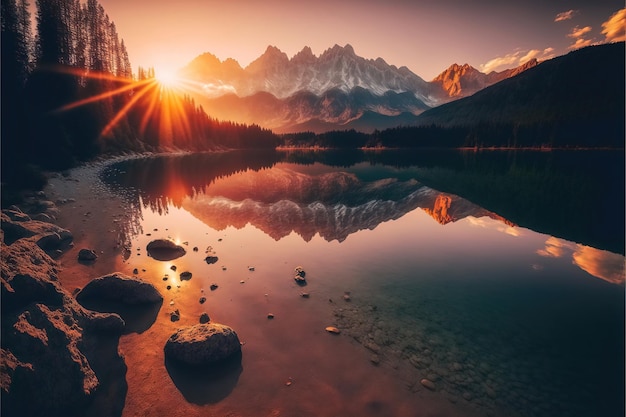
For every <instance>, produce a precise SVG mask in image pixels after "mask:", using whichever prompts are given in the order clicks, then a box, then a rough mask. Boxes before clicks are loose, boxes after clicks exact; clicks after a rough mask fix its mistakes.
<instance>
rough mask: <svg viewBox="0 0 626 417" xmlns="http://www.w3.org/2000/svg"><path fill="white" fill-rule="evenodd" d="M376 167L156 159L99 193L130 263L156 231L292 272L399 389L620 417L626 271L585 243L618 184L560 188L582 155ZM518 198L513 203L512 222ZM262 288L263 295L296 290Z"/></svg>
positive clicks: (491, 411)
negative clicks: (425, 382)
mask: <svg viewBox="0 0 626 417" xmlns="http://www.w3.org/2000/svg"><path fill="white" fill-rule="evenodd" d="M381 158H382V161H380V160H375V159H376V158H375V157H374V156H372V155H366V156H365V157H363V156H362V155H361V156H360V157H355V156H346V155H332V156H328V155H310V154H288V155H284V154H266V155H250V154H242V153H231V154H223V155H185V156H170V157H152V158H144V159H137V160H129V161H122V162H120V163H117V164H114V165H112V166H110V167H108V168H107V169H106V170H105V171H104V173H103V175H102V178H103V180H104V181H105V183H107V184H108V186H109V187H110V188H111V189H112V190H114V191H116V192H117V193H118V194H119V195H120V196H124V198H125V199H126V200H127V202H128V203H129V205H130V207H131V208H132V210H134V211H133V213H134V216H133V219H132V222H131V223H132V225H131V226H128V227H127V230H128V236H127V239H128V244H129V248H132V247H134V246H138V247H145V243H146V242H147V241H149V238H148V237H146V236H145V235H146V233H147V232H148V231H152V230H153V229H156V228H158V225H161V224H167V225H170V226H169V231H168V233H170V234H171V237H172V238H177V237H178V236H181V237H184V238H186V239H188V240H189V241H190V242H194V241H199V240H201V238H202V236H209V237H210V238H211V239H212V242H218V241H219V242H220V243H214V244H213V246H212V247H211V250H215V251H216V252H217V255H218V256H219V257H220V265H222V264H223V265H228V271H231V265H233V264H235V263H236V262H237V260H239V262H245V263H246V265H254V266H255V268H256V270H257V271H259V273H262V271H267V270H272V269H273V270H275V271H276V270H278V271H281V274H282V273H283V270H285V271H290V270H291V269H292V267H293V266H292V265H291V263H293V262H294V261H295V260H297V262H298V263H299V264H302V265H303V266H304V267H305V269H306V270H307V278H309V279H308V285H307V286H306V287H303V288H304V289H303V291H308V292H311V295H312V296H314V298H316V299H323V300H326V299H328V302H326V301H325V302H324V306H323V308H324V309H330V310H331V311H332V314H333V315H334V318H335V323H334V324H336V325H337V327H339V328H340V329H341V330H342V334H343V335H347V336H349V337H351V338H353V339H354V340H355V341H357V342H358V343H359V344H360V345H362V347H363V349H366V350H368V351H369V352H371V354H372V355H373V356H375V358H376V359H375V360H376V361H377V362H380V363H381V364H383V365H388V366H389V367H391V368H392V369H394V372H397V374H398V378H400V379H403V380H405V381H406V385H407V389H408V390H409V392H411V391H415V392H417V391H419V390H420V389H422V387H421V385H420V383H419V381H420V380H421V379H423V378H427V379H429V380H431V381H432V382H434V384H435V387H436V390H435V392H436V393H437V395H439V396H441V397H442V398H445V399H447V400H449V401H450V402H451V403H453V404H463V405H464V406H465V405H469V406H470V407H472V408H474V409H475V410H477V411H478V412H479V413H480V414H482V415H494V416H496V415H497V416H500V415H501V416H505V415H506V416H591V415H603V416H621V415H623V414H624V256H623V252H621V251H620V242H619V239H618V238H616V237H615V236H609V235H606V234H605V235H602V236H600V235H598V234H596V233H586V231H588V230H595V229H598V228H603V227H605V226H604V225H603V224H604V223H605V222H604V221H602V222H599V221H598V220H597V218H602V219H605V218H606V217H611V216H613V217H615V216H614V213H613V212H612V211H611V210H616V211H617V212H619V210H620V207H621V212H622V213H623V187H622V189H621V190H620V189H619V187H620V186H621V184H620V182H619V181H616V182H615V183H613V182H611V181H606V180H604V181H602V180H601V179H599V180H597V181H599V182H598V184H601V185H597V186H594V183H593V181H596V179H594V178H593V176H590V175H586V176H585V179H581V177H576V176H572V175H570V174H571V172H572V170H573V168H571V166H578V167H580V163H581V162H580V159H581V157H580V155H578V154H576V155H574V157H570V156H567V155H565V156H563V155H560V156H558V157H557V156H554V155H535V154H531V155H530V156H526V157H525V156H523V155H516V156H515V169H512V168H509V169H507V168H505V167H506V166H510V165H507V161H510V159H511V155H509V154H506V155H500V156H497V155H496V156H494V155H493V154H492V155H489V156H487V157H484V158H486V159H487V160H486V161H485V160H483V157H480V156H478V157H477V156H475V155H470V156H467V155H463V154H461V155H460V156H459V155H457V154H454V155H452V156H450V155H448V156H446V155H443V156H442V155H435V156H433V157H432V158H430V159H428V158H427V157H426V156H425V155H420V156H419V158H416V160H413V161H411V159H410V158H405V159H406V160H403V161H402V163H399V162H398V160H395V161H396V162H395V163H390V162H388V161H387V162H385V161H384V159H385V158H390V156H389V155H383V156H382V157H381ZM458 158H460V161H461V162H459V159H458ZM568 158H569V159H570V160H571V162H568ZM614 158H615V156H614V155H611V156H610V157H609V159H610V160H611V161H617V162H618V163H619V161H620V159H619V157H617V159H614ZM583 159H584V158H583ZM600 159H601V160H603V161H606V160H607V159H606V157H605V156H602V158H600ZM468 160H470V163H468V162H467V161H468ZM494 160H497V161H496V162H497V163H494ZM320 161H321V162H320ZM424 161H426V162H424ZM451 161H452V162H451ZM589 163H590V164H591V162H589ZM621 164H622V165H623V156H622V160H621ZM531 167H532V169H531ZM568 167H569V168H568ZM604 169H607V168H606V166H605V167H604ZM616 169H617V170H618V171H619V166H617V167H616ZM538 172H539V173H541V174H540V175H539V174H537V173H538ZM583 174H584V173H583ZM604 174H605V175H608V174H606V172H605V173H604ZM583 176H584V175H583ZM468 178H469V179H471V182H468V181H469V180H468ZM523 178H528V183H527V184H520V179H523ZM463 181H466V183H465V187H459V185H458V184H463ZM480 181H483V182H484V183H483V186H482V187H480V186H479V185H480V184H478V183H479V182H480ZM551 181H560V185H559V184H556V183H555V184H552V183H551ZM537 182H539V183H542V184H544V186H542V189H541V190H537V188H538V187H537V186H536V184H537ZM513 183H514V184H515V185H511V184H513ZM426 184H428V185H426ZM434 184H437V185H438V186H440V187H442V188H443V189H445V190H446V191H448V192H445V191H442V190H438V189H435V188H432V187H433V186H434ZM469 184H471V186H470V185H469ZM572 184H576V185H572ZM485 187H487V189H488V190H489V189H490V190H492V191H491V192H487V191H485ZM489 187H490V188H489ZM515 187H519V188H520V189H524V190H526V191H525V192H524V194H523V196H522V197H523V199H524V203H523V204H525V205H526V206H527V207H526V208H525V210H524V212H523V213H521V214H520V212H519V211H518V210H517V209H516V207H517V206H519V205H520V204H522V203H520V202H519V201H521V200H519V201H518V200H516V199H520V198H521V197H520V191H519V190H515V189H514V188H515ZM603 187H607V189H605V188H603ZM612 187H613V188H612ZM450 189H454V191H456V192H457V193H460V191H463V189H467V195H466V197H467V198H471V200H470V199H466V198H463V197H461V196H459V195H458V194H451V193H450V192H449V190H450ZM511 189H513V190H512V191H515V196H512V195H506V190H511ZM555 189H558V190H560V192H559V196H558V199H556V200H555V196H554V194H555ZM481 190H482V191H481ZM496 191H497V192H496ZM582 191H585V192H584V193H583V192H582ZM568 193H569V194H568ZM495 194H498V195H499V196H500V200H498V195H495ZM602 198H605V199H607V201H600V199H602ZM527 200H533V201H527ZM581 200H582V201H581ZM588 200H589V201H588ZM477 201H478V202H480V203H481V204H485V205H488V206H489V207H483V206H481V205H479V204H477V203H476V202H477ZM554 201H557V203H558V204H557V206H559V207H558V208H555V207H554V205H555V203H554ZM574 205H575V207H574ZM589 207H596V208H598V209H597V210H598V211H600V212H596V213H593V216H591V215H589V216H588V215H586V213H583V212H582V211H583V210H587V209H588V208H589ZM603 207H609V208H607V209H606V210H605V212H601V211H602V208H603ZM574 208H576V210H573V209H574ZM495 209H497V211H495ZM492 210H494V211H492ZM559 210H560V213H561V214H560V215H559ZM572 212H574V213H572ZM529 213H532V216H531V215H530V214H529ZM542 213H543V214H542ZM555 215H556V216H557V217H558V221H557V220H554V219H555V217H554V216H555ZM504 216H508V217H507V218H505V217H504ZM596 216H597V217H596ZM510 217H513V219H511V218H510ZM539 217H541V218H539ZM551 219H552V221H551ZM615 221H616V222H617V224H618V228H619V219H615ZM622 221H623V220H622ZM520 223H521V224H520ZM600 223H602V224H600ZM174 224H175V225H176V226H175V227H172V225H174ZM544 224H547V225H548V226H546V229H547V230H544V229H543V228H542V225H544ZM622 224H623V223H622ZM568 225H571V227H568ZM551 233H554V235H552V234H551ZM619 233H621V232H619V230H618V231H617V236H619ZM603 236H607V238H606V239H603ZM191 244H193V243H191ZM220 245H222V246H220ZM594 245H595V246H594ZM622 248H623V244H622ZM201 249H204V248H201ZM255 273H256V272H255ZM285 273H288V272H285ZM246 279H248V278H246ZM264 279H266V281H265V283H264V285H265V286H264V287H263V288H264V291H268V292H270V291H272V292H273V293H272V294H274V293H275V294H276V296H277V297H280V296H285V294H287V292H286V291H292V292H293V288H288V289H287V290H279V287H278V282H282V281H280V280H282V279H283V278H280V280H275V278H273V277H270V276H267V277H264ZM242 281H243V280H242ZM233 282H236V281H233ZM292 286H293V285H292ZM238 288H239V287H238ZM224 290H225V291H230V290H229V288H225V289H224ZM236 290H237V289H236V285H233V287H232V291H233V294H235V292H234V291H236ZM280 291H283V293H281V292H280ZM226 294H230V293H228V292H226ZM343 295H346V296H348V297H349V301H346V300H344V299H343V298H344V297H343ZM346 298H347V297H346ZM312 301H313V300H312ZM319 309H320V310H319V311H323V310H321V309H322V307H319ZM278 316H280V313H279V314H278ZM312 343H314V342H312ZM244 355H245V354H244ZM245 369H246V367H244V372H243V374H242V377H241V379H243V380H245V374H246V371H245Z"/></svg>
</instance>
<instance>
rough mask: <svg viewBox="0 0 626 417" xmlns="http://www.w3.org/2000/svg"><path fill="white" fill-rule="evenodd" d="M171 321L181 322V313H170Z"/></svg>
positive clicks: (176, 311) (175, 311)
mask: <svg viewBox="0 0 626 417" xmlns="http://www.w3.org/2000/svg"><path fill="white" fill-rule="evenodd" d="M170 320H172V321H178V320H180V311H178V310H174V311H173V312H171V313H170Z"/></svg>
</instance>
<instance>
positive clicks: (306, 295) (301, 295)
mask: <svg viewBox="0 0 626 417" xmlns="http://www.w3.org/2000/svg"><path fill="white" fill-rule="evenodd" d="M300 297H302V298H309V293H308V292H301V293H300Z"/></svg>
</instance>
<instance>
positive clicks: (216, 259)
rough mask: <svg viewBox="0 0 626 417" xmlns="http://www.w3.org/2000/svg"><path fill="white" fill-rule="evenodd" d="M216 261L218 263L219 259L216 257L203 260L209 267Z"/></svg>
mask: <svg viewBox="0 0 626 417" xmlns="http://www.w3.org/2000/svg"><path fill="white" fill-rule="evenodd" d="M217 261H219V258H218V257H217V256H207V257H206V258H204V262H206V263H207V264H209V265H212V264H214V263H217Z"/></svg>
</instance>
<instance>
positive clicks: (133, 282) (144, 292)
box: [76, 272, 163, 304]
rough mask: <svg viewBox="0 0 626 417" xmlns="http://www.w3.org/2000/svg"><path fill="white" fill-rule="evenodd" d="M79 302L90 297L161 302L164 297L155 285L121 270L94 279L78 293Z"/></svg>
mask: <svg viewBox="0 0 626 417" xmlns="http://www.w3.org/2000/svg"><path fill="white" fill-rule="evenodd" d="M76 299H77V300H78V302H80V303H82V302H83V301H85V300H89V299H98V300H110V301H116V302H120V303H123V304H150V303H160V302H162V301H163V297H162V296H161V294H160V293H159V291H158V290H157V289H156V288H155V287H154V285H152V284H150V283H149V282H145V281H143V280H142V279H140V278H136V277H129V276H126V275H124V274H121V273H119V272H115V273H113V274H111V275H105V276H102V277H98V278H94V279H92V280H91V281H90V282H89V283H88V284H87V285H85V287H84V288H83V289H82V290H80V291H79V292H78V294H76Z"/></svg>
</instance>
